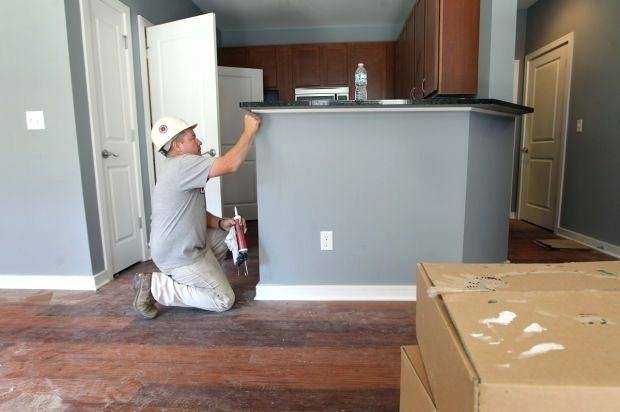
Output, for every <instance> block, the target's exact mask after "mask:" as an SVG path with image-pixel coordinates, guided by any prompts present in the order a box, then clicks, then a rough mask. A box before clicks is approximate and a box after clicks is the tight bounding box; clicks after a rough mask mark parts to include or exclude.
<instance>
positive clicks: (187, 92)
mask: <svg viewBox="0 0 620 412" xmlns="http://www.w3.org/2000/svg"><path fill="white" fill-rule="evenodd" d="M146 41H147V50H148V53H147V55H148V62H149V64H148V69H149V89H150V96H151V115H152V118H153V121H156V120H157V119H159V118H160V117H163V116H177V117H180V118H181V119H183V120H185V121H186V122H188V123H190V124H191V123H198V126H197V127H196V129H195V132H196V136H197V137H198V138H199V139H200V140H202V152H203V154H205V155H206V156H210V155H214V156H217V155H219V153H220V130H219V107H218V82H217V81H218V80H217V76H218V75H217V47H216V33H215V14H213V13H209V14H204V15H201V16H197V17H191V18H188V19H183V20H177V21H174V22H171V23H165V24H160V25H156V26H151V27H147V29H146ZM206 153H209V154H206ZM205 196H206V199H207V210H209V212H211V213H213V214H214V215H216V216H222V195H221V179H220V178H219V177H218V178H214V179H209V182H208V183H207V184H206V190H205Z"/></svg>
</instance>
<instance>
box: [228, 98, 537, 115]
mask: <svg viewBox="0 0 620 412" xmlns="http://www.w3.org/2000/svg"><path fill="white" fill-rule="evenodd" d="M432 106H438V107H459V106H465V107H472V108H477V109H482V110H489V111H494V112H500V113H506V114H512V115H522V114H526V113H532V112H533V111H534V109H532V108H531V107H527V106H521V105H519V104H514V103H509V102H505V101H503V100H497V99H478V98H474V97H433V98H430V99H415V100H305V101H298V102H296V101H292V102H241V103H239V107H241V108H242V109H246V110H253V109H254V110H260V109H271V110H277V109H325V110H329V109H333V108H351V109H364V108H405V107H411V108H416V107H432Z"/></svg>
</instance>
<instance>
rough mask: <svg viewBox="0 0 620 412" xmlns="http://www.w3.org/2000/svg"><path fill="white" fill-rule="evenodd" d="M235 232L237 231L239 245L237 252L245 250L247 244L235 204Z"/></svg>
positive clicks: (246, 249)
mask: <svg viewBox="0 0 620 412" xmlns="http://www.w3.org/2000/svg"><path fill="white" fill-rule="evenodd" d="M233 219H234V220H235V232H237V245H238V246H239V252H240V253H241V252H247V251H248V246H247V245H246V243H245V233H243V232H244V231H243V225H242V224H241V216H239V212H237V206H235V217H234V218H233Z"/></svg>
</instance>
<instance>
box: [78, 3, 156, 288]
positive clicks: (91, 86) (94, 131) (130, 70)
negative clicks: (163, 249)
mask: <svg viewBox="0 0 620 412" xmlns="http://www.w3.org/2000/svg"><path fill="white" fill-rule="evenodd" d="M91 1H92V0H79V2H80V3H79V4H80V25H81V31H82V48H83V53H84V69H85V75H86V76H85V77H86V95H87V99H88V112H89V125H90V138H91V143H92V150H93V151H92V155H93V164H94V169H95V182H96V184H95V188H96V192H97V206H98V208H99V225H100V230H101V245H102V248H103V258H104V270H103V272H102V276H103V277H104V278H106V279H107V280H109V279H111V278H112V274H111V273H110V270H111V261H112V251H111V247H110V222H109V219H108V216H109V215H108V213H109V209H108V204H107V200H106V194H105V193H104V188H105V182H104V174H103V164H102V161H101V156H100V153H101V147H100V142H101V141H100V138H99V136H98V128H97V126H98V125H99V124H101V119H100V118H99V114H98V112H97V111H96V110H93V107H94V102H96V101H98V100H97V98H98V95H97V88H96V87H95V85H96V83H97V82H96V78H95V70H94V66H93V57H92V56H93V54H94V53H93V49H92V47H91V44H92V38H91V33H92V24H91V19H90V17H91V15H92V14H91V8H90V5H91ZM100 1H103V2H105V3H107V4H108V5H110V6H111V7H114V8H116V9H118V10H122V12H123V13H125V16H126V20H125V30H126V34H125V35H126V36H127V53H128V65H127V67H126V69H125V70H126V73H125V74H126V75H127V76H128V77H127V78H128V79H129V84H128V86H129V100H130V102H129V109H130V111H131V113H130V116H129V118H130V119H131V126H132V129H133V144H134V147H135V150H134V153H135V156H134V166H135V177H136V182H135V184H136V199H137V201H138V215H139V218H140V219H141V221H142V225H141V226H142V227H141V228H140V229H139V231H140V237H141V245H142V260H143V261H145V260H148V255H149V248H148V241H147V236H146V219H145V214H146V213H145V209H144V191H143V188H142V172H141V164H140V144H139V141H140V138H139V133H138V124H137V110H136V93H135V87H134V85H135V77H134V67H133V43H132V36H131V10H130V9H129V7H128V6H127V5H125V4H124V3H122V2H120V1H119V0H100ZM97 276H99V275H97Z"/></svg>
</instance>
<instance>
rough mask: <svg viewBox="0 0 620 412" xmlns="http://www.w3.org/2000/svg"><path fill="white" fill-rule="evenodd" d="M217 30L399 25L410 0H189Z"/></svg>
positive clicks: (406, 11)
mask: <svg viewBox="0 0 620 412" xmlns="http://www.w3.org/2000/svg"><path fill="white" fill-rule="evenodd" d="M192 1H193V2H194V4H196V6H198V7H199V8H200V9H201V10H203V11H204V12H214V13H215V14H216V15H217V26H218V28H219V29H220V30H270V29H293V28H306V27H307V28H310V27H312V28H317V27H319V28H320V27H343V26H385V25H394V24H398V25H401V24H402V23H404V21H405V20H406V18H407V16H408V14H409V11H410V10H411V6H412V4H413V3H414V0H192Z"/></svg>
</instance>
